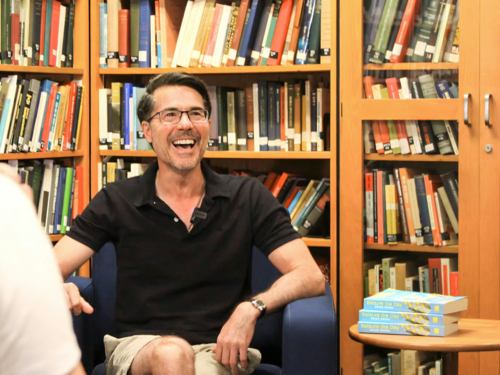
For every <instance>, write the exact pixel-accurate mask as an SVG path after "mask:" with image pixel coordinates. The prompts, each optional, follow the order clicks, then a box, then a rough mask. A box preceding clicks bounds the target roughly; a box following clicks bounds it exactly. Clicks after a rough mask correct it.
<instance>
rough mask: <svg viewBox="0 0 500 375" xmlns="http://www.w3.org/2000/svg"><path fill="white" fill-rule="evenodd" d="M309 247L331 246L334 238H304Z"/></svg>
mask: <svg viewBox="0 0 500 375" xmlns="http://www.w3.org/2000/svg"><path fill="white" fill-rule="evenodd" d="M302 239H303V240H304V242H305V244H306V245H307V246H308V247H330V246H331V245H332V240H330V239H328V238H310V237H304V238H302Z"/></svg>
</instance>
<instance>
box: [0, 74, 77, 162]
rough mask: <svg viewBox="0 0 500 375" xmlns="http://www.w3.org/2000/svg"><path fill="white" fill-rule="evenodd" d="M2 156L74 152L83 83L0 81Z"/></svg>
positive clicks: (16, 78)
mask: <svg viewBox="0 0 500 375" xmlns="http://www.w3.org/2000/svg"><path fill="white" fill-rule="evenodd" d="M0 85H1V97H0V119H1V120H0V154H3V153H15V152H42V151H74V150H76V148H77V145H78V138H79V134H80V129H81V123H82V114H83V91H84V87H83V86H82V85H81V81H71V82H64V83H61V84H59V83H57V82H52V81H50V80H48V79H46V80H44V81H42V82H40V81H38V80H37V79H30V80H25V79H21V78H19V77H18V76H17V75H12V76H8V77H4V78H2V79H1V80H0Z"/></svg>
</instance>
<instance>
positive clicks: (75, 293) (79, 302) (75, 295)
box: [64, 283, 94, 316]
mask: <svg viewBox="0 0 500 375" xmlns="http://www.w3.org/2000/svg"><path fill="white" fill-rule="evenodd" d="M64 289H65V290H66V293H67V301H68V307H69V309H70V310H71V312H72V313H73V314H75V315H77V316H78V315H80V314H81V313H82V311H83V312H84V313H85V314H92V313H93V312H94V308H93V307H92V306H90V304H89V303H88V302H87V301H85V300H84V299H83V297H82V296H81V295H80V291H79V290H78V287H77V286H76V285H75V284H73V283H64Z"/></svg>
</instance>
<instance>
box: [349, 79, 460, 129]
mask: <svg viewBox="0 0 500 375" xmlns="http://www.w3.org/2000/svg"><path fill="white" fill-rule="evenodd" d="M358 79H360V78H358ZM360 98H361V96H360ZM461 106H463V100H459V99H420V100H390V99H388V100H373V99H363V100H361V106H360V114H359V115H360V117H361V119H362V120H454V119H458V118H459V116H460V109H461ZM344 113H345V115H346V116H349V115H350V113H349V112H344Z"/></svg>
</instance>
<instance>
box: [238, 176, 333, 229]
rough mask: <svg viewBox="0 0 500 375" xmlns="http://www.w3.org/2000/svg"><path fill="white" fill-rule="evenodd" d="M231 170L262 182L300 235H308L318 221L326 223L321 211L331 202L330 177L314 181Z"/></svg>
mask: <svg viewBox="0 0 500 375" xmlns="http://www.w3.org/2000/svg"><path fill="white" fill-rule="evenodd" d="M231 173H232V174H234V175H237V176H245V177H254V178H256V179H258V180H259V181H260V182H261V183H262V184H264V186H265V187H266V188H267V189H268V190H269V191H270V192H271V193H272V194H273V196H274V197H275V198H276V199H277V200H278V202H279V203H281V204H282V205H283V206H284V207H285V208H286V209H287V210H288V213H289V214H290V219H291V222H292V225H293V228H294V229H295V230H296V231H297V232H298V233H299V234H300V235H301V236H302V237H305V236H307V235H308V234H309V233H310V231H311V230H312V229H313V227H314V226H315V225H317V224H318V223H321V222H322V221H323V222H325V221H324V219H325V218H326V217H327V216H328V215H323V213H324V212H325V211H326V212H327V213H328V212H329V210H328V209H327V208H326V207H327V204H329V202H330V179H329V178H323V179H321V180H316V179H310V178H306V177H301V176H298V175H296V174H294V173H289V172H283V173H275V172H270V173H268V174H266V173H255V172H251V171H232V172H231ZM320 219H321V221H320ZM327 221H328V220H326V222H327ZM318 225H319V224H318ZM327 232H328V233H329V231H327Z"/></svg>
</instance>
